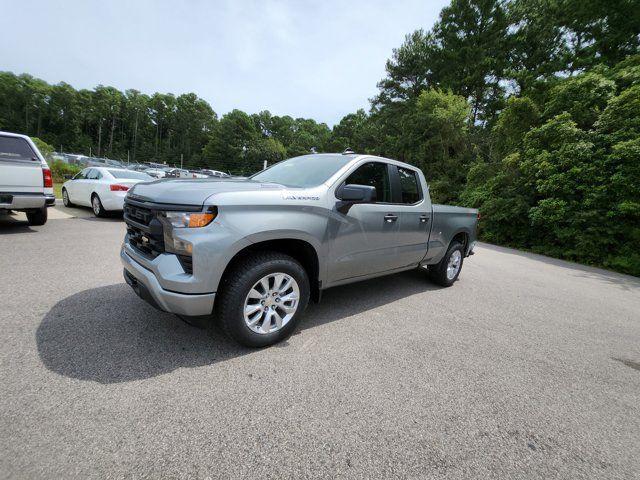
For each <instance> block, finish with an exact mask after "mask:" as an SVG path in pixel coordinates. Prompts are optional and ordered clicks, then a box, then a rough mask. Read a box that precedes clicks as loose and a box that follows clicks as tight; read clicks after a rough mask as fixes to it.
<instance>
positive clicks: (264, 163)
mask: <svg viewBox="0 0 640 480" xmlns="http://www.w3.org/2000/svg"><path fill="white" fill-rule="evenodd" d="M262 169H263V170H266V169H267V161H266V160H265V161H264V162H262Z"/></svg>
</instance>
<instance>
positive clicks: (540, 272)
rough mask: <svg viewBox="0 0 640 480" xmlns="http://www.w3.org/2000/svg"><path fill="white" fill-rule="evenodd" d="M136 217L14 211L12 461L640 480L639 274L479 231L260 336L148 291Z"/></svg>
mask: <svg viewBox="0 0 640 480" xmlns="http://www.w3.org/2000/svg"><path fill="white" fill-rule="evenodd" d="M124 230H125V228H124V224H123V223H122V221H121V219H119V218H108V219H95V218H93V216H92V214H91V212H90V211H89V210H80V209H64V208H61V207H56V208H55V209H53V210H50V220H49V222H48V223H47V224H46V225H44V226H42V227H29V226H28V225H27V224H26V222H23V221H21V217H20V216H18V215H16V216H14V217H6V216H5V217H0V252H2V254H1V256H0V284H1V285H2V288H1V289H0V295H1V301H2V308H1V309H0V322H1V325H2V340H3V341H2V342H1V345H0V375H1V378H2V384H1V385H2V386H1V387H0V388H1V391H0V410H1V412H2V419H1V421H0V438H2V443H3V445H2V449H1V453H0V472H2V473H0V476H2V477H13V478H86V477H108V478H121V477H135V478H142V477H172V478H176V477H177V478H192V477H199V478H207V477H209V478H238V477H248V478H257V477H259V476H261V477H266V478H332V477H342V478H396V477H399V478H407V477H409V478H470V477H474V478H495V477H509V478H638V472H639V471H640V460H639V459H640V280H638V279H635V278H632V277H627V276H624V275H619V274H615V273H611V272H607V271H603V270H598V269H593V268H588V267H582V266H579V265H576V264H572V263H567V262H562V261H558V260H553V259H549V258H546V257H541V256H537V255H533V254H527V253H521V252H518V251H515V250H510V249H506V248H500V247H494V246H490V245H481V246H479V247H478V248H477V250H476V252H477V254H476V255H475V256H473V257H471V258H469V259H467V261H466V262H465V264H464V268H463V270H462V274H461V277H460V280H459V281H458V282H457V283H456V284H455V285H454V286H453V287H452V288H440V287H436V286H434V285H433V284H431V283H429V281H428V280H427V279H426V278H425V275H424V274H423V273H422V272H417V271H416V272H408V273H403V274H399V275H395V276H391V277H385V278H380V279H376V280H372V281H368V282H365V283H360V284H354V285H349V286H346V287H340V288H335V289H333V290H329V291H327V292H325V294H324V296H323V301H322V303H321V304H319V305H311V306H310V308H309V310H308V311H307V315H306V318H305V320H304V321H303V324H302V327H301V329H299V330H298V331H297V332H296V333H295V334H294V335H293V336H292V337H291V338H290V339H289V340H288V341H286V342H284V343H281V344H279V345H277V346H275V347H272V348H267V349H262V350H249V349H245V348H241V347H238V346H237V345H235V344H233V343H232V342H230V341H229V340H227V339H225V338H224V337H222V336H221V334H217V335H215V334H214V335H208V334H207V332H206V331H203V330H199V329H196V328H194V327H191V326H189V325H186V324H185V323H183V322H182V321H181V320H179V319H178V318H177V317H175V316H173V315H170V314H165V313H161V312H158V311H156V310H154V309H153V308H151V307H150V306H148V305H146V304H145V303H143V302H142V301H141V300H139V299H138V298H137V297H136V296H135V294H134V293H133V292H132V291H131V290H130V288H129V287H128V286H127V285H126V284H125V283H124V282H123V279H122V267H121V265H120V261H119V256H118V251H119V248H120V244H121V241H122V237H123V234H124Z"/></svg>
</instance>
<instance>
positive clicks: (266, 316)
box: [215, 252, 309, 347]
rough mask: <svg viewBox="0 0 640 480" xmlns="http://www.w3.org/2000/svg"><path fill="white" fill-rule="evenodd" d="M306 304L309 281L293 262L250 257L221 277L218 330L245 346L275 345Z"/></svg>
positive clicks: (284, 257)
mask: <svg viewBox="0 0 640 480" xmlns="http://www.w3.org/2000/svg"><path fill="white" fill-rule="evenodd" d="M308 302H309V278H308V276H307V273H306V271H305V270H304V268H303V267H302V265H300V264H299V263H298V262H297V261H296V260H294V259H293V258H291V257H289V256H288V255H284V254H281V253H276V252H258V253H254V254H251V255H250V256H248V257H247V258H246V259H244V260H242V261H241V262H240V263H239V264H237V265H236V266H235V267H234V268H233V270H232V271H231V272H229V273H228V274H227V275H225V280H224V282H223V284H222V285H221V288H220V293H219V296H218V298H216V309H215V310H216V311H215V314H216V317H217V320H218V322H219V324H220V326H221V327H222V330H223V331H224V332H225V333H226V334H227V335H228V336H229V337H231V338H232V339H234V340H236V341H237V342H238V343H241V344H242V345H246V346H248V347H264V346H267V345H272V344H274V343H277V342H279V341H281V340H283V339H285V338H286V337H288V336H289V335H291V333H292V332H293V330H294V329H295V327H296V325H297V324H298V322H299V321H300V317H301V315H302V312H303V311H304V309H305V308H306V306H307V303H308Z"/></svg>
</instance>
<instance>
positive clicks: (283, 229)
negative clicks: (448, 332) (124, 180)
mask: <svg viewBox="0 0 640 480" xmlns="http://www.w3.org/2000/svg"><path fill="white" fill-rule="evenodd" d="M477 218H478V211H477V210H474V209H468V208H459V207H450V206H441V205H433V204H432V203H431V199H430V197H429V188H428V185H427V183H426V181H425V178H424V175H423V173H422V172H421V171H420V170H419V169H417V168H416V167H414V166H411V165H408V164H405V163H402V162H398V161H395V160H391V159H387V158H382V157H375V156H370V155H356V154H312V155H304V156H301V157H295V158H292V159H289V160H285V161H283V162H280V163H278V164H276V165H274V166H272V167H271V168H268V169H266V170H264V171H262V172H260V173H257V174H256V175H253V176H252V177H250V178H247V179H233V178H231V179H216V180H214V179H208V180H207V179H204V180H199V179H196V180H163V181H155V182H151V183H138V184H136V185H135V186H134V187H132V188H131V189H130V190H129V192H128V193H127V196H126V198H125V206H124V220H125V222H126V224H127V233H126V236H125V241H124V243H123V246H122V250H121V253H120V257H121V260H122V263H123V265H124V277H125V280H126V281H127V283H129V285H131V286H132V287H133V289H134V290H135V292H136V293H137V294H138V295H139V296H140V297H142V298H143V299H144V300H146V301H148V302H149V303H151V304H152V305H154V306H156V307H157V308H160V309H161V310H164V311H167V312H173V313H176V314H178V315H180V316H182V317H202V316H206V317H209V316H211V315H212V314H213V318H215V319H217V321H218V322H219V323H220V325H221V326H222V328H223V330H224V331H225V332H226V333H227V334H228V335H229V336H231V337H232V338H234V339H235V340H237V341H238V342H240V343H242V344H244V345H249V346H264V345H269V344H272V343H275V342H277V341H280V340H282V339H283V338H285V337H286V336H287V335H289V334H290V333H291V332H292V331H293V329H294V328H295V326H296V324H297V323H298V321H299V320H300V316H301V314H302V312H303V310H304V309H305V307H306V306H307V303H308V301H309V299H310V298H312V299H314V300H316V301H317V300H319V299H320V295H321V292H322V290H324V289H327V288H330V287H335V286H338V285H343V284H346V283H351V282H357V281H360V280H365V279H369V278H373V277H377V276H381V275H387V274H391V273H395V272H401V271H404V270H409V269H414V268H421V267H423V268H426V269H427V270H428V274H429V276H430V277H431V278H432V279H433V280H434V281H435V282H437V283H439V284H440V285H443V286H451V285H453V283H454V282H455V281H456V279H457V278H458V276H459V275H460V270H461V268H462V264H463V261H464V258H465V257H467V256H469V255H470V254H471V253H472V252H473V247H474V245H475V242H476V227H477Z"/></svg>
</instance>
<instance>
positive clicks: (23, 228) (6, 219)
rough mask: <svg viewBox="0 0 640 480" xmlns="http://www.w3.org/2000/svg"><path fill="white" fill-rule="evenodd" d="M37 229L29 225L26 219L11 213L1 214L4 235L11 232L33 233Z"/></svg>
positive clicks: (1, 230) (1, 227)
mask: <svg viewBox="0 0 640 480" xmlns="http://www.w3.org/2000/svg"><path fill="white" fill-rule="evenodd" d="M35 231H36V230H34V229H33V228H31V227H30V226H29V222H27V221H26V220H20V219H17V218H15V217H14V216H13V215H10V214H5V213H1V214H0V234H2V235H5V234H11V233H31V232H35Z"/></svg>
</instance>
